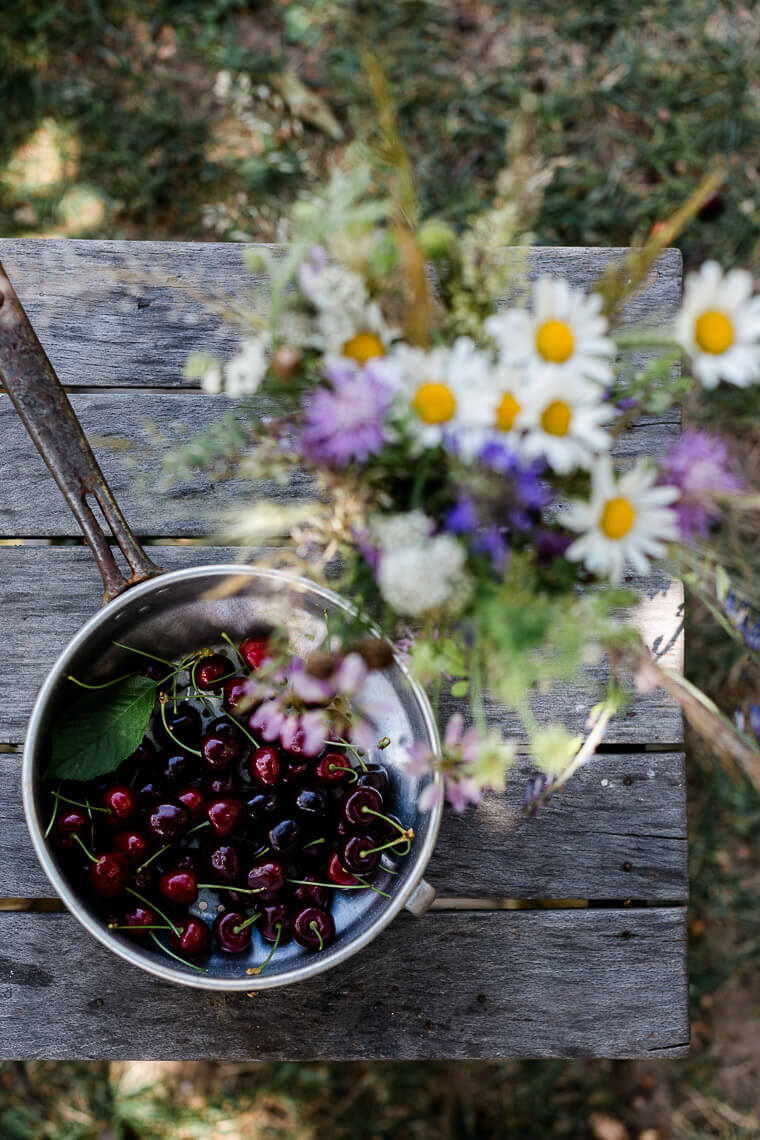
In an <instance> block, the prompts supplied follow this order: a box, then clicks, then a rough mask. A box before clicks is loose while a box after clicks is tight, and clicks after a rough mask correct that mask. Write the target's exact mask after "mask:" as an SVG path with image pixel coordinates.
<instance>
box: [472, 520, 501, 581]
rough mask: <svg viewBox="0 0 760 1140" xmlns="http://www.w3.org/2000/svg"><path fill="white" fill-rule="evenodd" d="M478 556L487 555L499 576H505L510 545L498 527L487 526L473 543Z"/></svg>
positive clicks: (479, 532)
mask: <svg viewBox="0 0 760 1140" xmlns="http://www.w3.org/2000/svg"><path fill="white" fill-rule="evenodd" d="M472 549H473V550H474V551H475V552H476V554H487V555H488V556H489V558H490V559H491V566H492V567H493V569H494V570H495V571H496V573H497V574H503V573H504V571H505V570H506V568H507V565H508V563H509V543H508V542H507V540H506V538H505V537H504V535H503V534H502V532H501V529H500V528H499V527H498V526H486V527H483V529H482V530H480V531H478V533H477V534H476V536H475V538H474V539H473V542H472Z"/></svg>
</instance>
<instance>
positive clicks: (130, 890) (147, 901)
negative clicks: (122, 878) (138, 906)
mask: <svg viewBox="0 0 760 1140" xmlns="http://www.w3.org/2000/svg"><path fill="white" fill-rule="evenodd" d="M124 889H125V890H126V892H127V894H130V895H134V896H135V898H136V899H139V900H140V902H141V903H144V904H145V906H148V907H150V909H151V910H154V911H155V912H156V914H158V915H160V917H161V918H163V920H164V922H168V923H169V928H170V929H171V930H173V931H174V933H175V934H176V935H177V937H178V938H179V937H180V932H179V929H178V927H177V926H175V924H174V923H173V922H172V920H171V919H170V918H169V915H168V914H164V912H163V911H162V910H159V909H158V907H157V906H156V904H155V903H152V902H151V901H150V899H146V897H145V895H141V894H138V892H137V891H136V890H135V889H134V887H125V888H124Z"/></svg>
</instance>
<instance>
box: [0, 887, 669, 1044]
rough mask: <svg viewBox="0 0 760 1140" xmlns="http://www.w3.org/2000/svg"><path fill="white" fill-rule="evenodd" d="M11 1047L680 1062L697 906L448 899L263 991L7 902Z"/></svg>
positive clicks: (2, 1022)
mask: <svg viewBox="0 0 760 1140" xmlns="http://www.w3.org/2000/svg"><path fill="white" fill-rule="evenodd" d="M0 942H2V946H3V953H2V956H1V957H0V979H2V994H3V998H4V1000H3V1001H2V1003H0V1054H2V1056H3V1057H13V1058H50V1059H61V1060H63V1059H70V1058H74V1057H81V1058H88V1059H90V1058H99V1059H112V1058H122V1057H128V1058H130V1059H137V1058H141V1059H142V1058H150V1059H162V1058H178V1059H180V1058H181V1059H186V1058H192V1059H196V1058H213V1059H215V1060H222V1059H229V1060H233V1059H234V1060H248V1059H252V1058H253V1059H261V1060H264V1059H267V1058H271V1059H276V1058H288V1059H289V1060H311V1059H314V1060H320V1061H323V1060H327V1059H332V1058H335V1059H343V1058H346V1059H349V1060H352V1059H359V1058H363V1057H367V1058H377V1059H386V1058H394V1059H397V1058H409V1059H422V1058H430V1057H452V1058H481V1057H493V1058H496V1057H516V1056H528V1057H578V1056H603V1057H676V1056H681V1055H683V1054H684V1053H685V1052H687V1050H688V1044H689V1023H688V1013H687V1000H686V967H685V950H686V912H685V910H684V909H683V908H680V907H679V908H661V909H652V910H645V909H641V910H628V911H623V910H565V911H559V910H552V911H500V912H499V911H489V912H462V911H459V912H456V911H449V912H445V911H435V912H430V913H428V914H427V915H426V916H425V917H424V918H422V919H413V918H411V917H409V916H406V915H404V916H401V917H400V918H399V919H397V920H396V922H395V923H394V924H393V925H392V926H391V927H390V928H389V929H388V930H386V931H384V932H383V934H382V935H381V936H380V937H379V938H378V939H377V941H376V942H375V943H373V944H372V945H371V946H369V947H367V948H366V949H365V950H364V951H362V952H361V954H359V955H358V956H357V957H355V958H353V959H351V960H350V961H349V962H347V963H346V964H345V965H343V966H341V967H340V969H339V970H335V971H333V972H331V973H327V974H325V975H323V976H322V977H320V978H316V979H314V980H313V981H311V982H307V983H303V984H300V985H298V986H295V987H292V988H289V989H285V990H276V991H271V992H262V993H258V994H256V995H254V996H247V995H245V994H233V995H224V996H222V995H209V994H205V993H202V992H199V991H194V990H183V989H182V988H180V987H179V986H176V987H175V986H171V985H169V984H168V983H162V982H158V981H155V980H154V979H152V978H150V977H149V976H148V975H147V974H144V973H143V972H142V971H139V970H137V969H135V968H133V967H131V966H128V965H126V964H125V963H121V962H118V961H117V959H115V958H114V957H113V956H112V955H110V954H109V953H108V952H107V951H106V950H105V949H103V948H102V947H101V946H100V945H99V944H98V943H96V942H95V940H94V939H92V938H91V937H90V936H89V935H88V934H86V932H85V931H83V930H82V929H80V927H79V926H78V924H77V923H76V922H75V921H74V919H72V918H71V917H70V916H69V915H64V914H29V913H3V914H0Z"/></svg>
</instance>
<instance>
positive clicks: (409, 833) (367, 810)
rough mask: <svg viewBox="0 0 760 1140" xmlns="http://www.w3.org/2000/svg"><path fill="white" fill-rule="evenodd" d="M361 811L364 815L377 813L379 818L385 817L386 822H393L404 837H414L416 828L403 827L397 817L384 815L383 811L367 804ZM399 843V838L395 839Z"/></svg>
mask: <svg viewBox="0 0 760 1140" xmlns="http://www.w3.org/2000/svg"><path fill="white" fill-rule="evenodd" d="M360 810H361V812H362V814H363V815H376V816H377V818H378V819H384V820H385V822H386V823H392V824H393V826H394V827H395V828H396V830H397V831H400V832H401V834H402V836H403V837H404V839H414V829H413V828H411V827H402V825H401V824H400V823H396V821H395V819H391V817H390V816H389V815H383V813H382V812H381V811H375V809H374V808H371V807H367V805H366V804H365V805H364V807H362V808H361V809H360ZM395 842H396V843H398V839H396V840H395Z"/></svg>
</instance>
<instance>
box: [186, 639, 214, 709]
mask: <svg viewBox="0 0 760 1140" xmlns="http://www.w3.org/2000/svg"><path fill="white" fill-rule="evenodd" d="M205 655H206V654H205V653H204V651H203V650H201V652H200V653H199V654H198V656H197V657H196V658H195V661H193V667H192V669H191V670H190V684H191V685H192V686H193V694H194V695H195V696H196V697H197V698H198V700H199V701H203V704H204V705H205V708H206V712H207V713H211V714H212V715H213V713H214V709H213V708H212V706H211V705H210V704H209V703H208V701H207V700H206V698H205V697H204V695H203V693H202V692H201V691H200V689H199V688H198V685H197V682H196V680H195V670H196V669H197V668H198V662H199V661H201V659H202V657H203V656H205Z"/></svg>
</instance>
